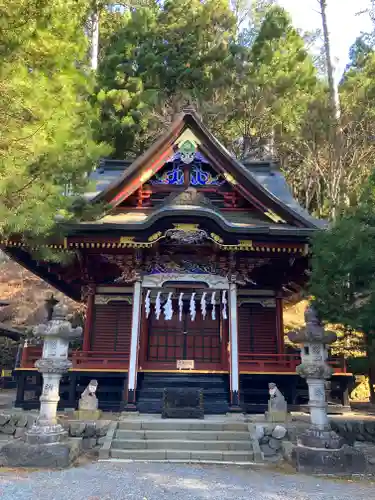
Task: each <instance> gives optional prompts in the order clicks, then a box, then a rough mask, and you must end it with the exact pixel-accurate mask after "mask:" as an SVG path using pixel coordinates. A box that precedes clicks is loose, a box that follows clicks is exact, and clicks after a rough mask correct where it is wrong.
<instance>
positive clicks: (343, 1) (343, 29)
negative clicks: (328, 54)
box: [278, 0, 371, 80]
mask: <svg viewBox="0 0 375 500" xmlns="http://www.w3.org/2000/svg"><path fill="white" fill-rule="evenodd" d="M278 3H279V4H280V5H282V6H283V7H285V8H286V9H287V10H288V11H289V12H290V14H291V16H292V18H293V22H294V24H295V26H296V27H298V28H301V29H303V30H306V31H307V30H313V29H316V28H321V17H320V15H319V7H318V1H317V0H279V2H278ZM369 4H370V0H327V6H328V8H327V18H328V29H329V31H330V36H331V48H332V59H333V63H334V66H335V70H336V75H335V76H336V79H337V80H340V78H341V75H342V72H343V70H344V68H345V66H346V64H347V62H348V53H349V48H350V46H351V45H352V43H353V42H354V41H355V39H356V37H357V36H358V35H360V33H361V31H370V28H371V22H370V19H369V17H368V15H366V14H363V15H361V16H356V15H355V14H356V13H357V12H359V11H361V10H364V9H366V8H367V7H368V6H369Z"/></svg>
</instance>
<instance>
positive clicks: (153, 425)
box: [118, 419, 248, 432]
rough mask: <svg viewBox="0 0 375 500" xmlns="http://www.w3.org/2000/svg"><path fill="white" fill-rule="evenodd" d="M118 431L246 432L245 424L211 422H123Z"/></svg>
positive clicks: (175, 420) (177, 420) (174, 420)
mask: <svg viewBox="0 0 375 500" xmlns="http://www.w3.org/2000/svg"><path fill="white" fill-rule="evenodd" d="M118 429H119V430H124V431H126V430H146V431H163V430H164V431H189V430H192V431H235V432H236V431H239V432H247V430H248V426H247V424H246V423H245V422H213V421H208V420H206V421H205V420H185V419H167V420H154V421H153V420H124V421H123V422H119V426H118Z"/></svg>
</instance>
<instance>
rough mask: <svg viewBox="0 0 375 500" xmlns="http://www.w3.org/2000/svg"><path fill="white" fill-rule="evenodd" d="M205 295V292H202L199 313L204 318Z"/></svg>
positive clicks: (205, 310) (205, 312) (205, 311)
mask: <svg viewBox="0 0 375 500" xmlns="http://www.w3.org/2000/svg"><path fill="white" fill-rule="evenodd" d="M206 295H207V292H203V293H202V297H201V313H202V318H203V319H206V314H207V304H206Z"/></svg>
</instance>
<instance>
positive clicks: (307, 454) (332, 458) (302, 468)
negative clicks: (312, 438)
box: [292, 445, 367, 476]
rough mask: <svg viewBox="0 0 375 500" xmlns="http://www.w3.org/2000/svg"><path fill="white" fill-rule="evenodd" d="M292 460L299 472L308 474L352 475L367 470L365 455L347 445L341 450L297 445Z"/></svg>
mask: <svg viewBox="0 0 375 500" xmlns="http://www.w3.org/2000/svg"><path fill="white" fill-rule="evenodd" d="M292 462H293V465H294V466H295V468H296V469H297V471H298V472H304V473H308V474H324V475H337V476H351V475H352V474H364V473H365V472H366V470H367V461H366V457H365V455H364V454H363V453H362V452H361V451H359V450H356V449H355V448H352V447H351V446H347V445H344V446H343V447H342V448H340V449H339V450H327V449H326V450H325V449H322V448H309V447H307V446H296V447H295V448H294V450H293V452H292Z"/></svg>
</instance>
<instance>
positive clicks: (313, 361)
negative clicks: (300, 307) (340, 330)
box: [288, 306, 336, 435]
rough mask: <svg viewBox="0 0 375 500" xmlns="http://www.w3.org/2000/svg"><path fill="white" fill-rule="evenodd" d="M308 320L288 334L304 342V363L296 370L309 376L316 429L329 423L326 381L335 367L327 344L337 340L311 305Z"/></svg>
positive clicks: (293, 340) (324, 428) (327, 425)
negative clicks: (328, 361)
mask: <svg viewBox="0 0 375 500" xmlns="http://www.w3.org/2000/svg"><path fill="white" fill-rule="evenodd" d="M305 322H306V326H305V327H304V328H302V329H301V330H299V331H296V332H290V333H289V335H288V337H289V339H290V340H291V341H292V342H293V343H296V344H301V360H302V363H301V364H300V365H299V366H297V373H298V375H300V376H301V377H302V378H304V379H306V382H307V386H308V389H309V407H310V416H311V424H312V425H313V426H314V428H315V429H316V430H320V431H326V430H327V429H329V423H328V416H327V402H326V394H325V381H326V379H329V378H331V376H332V368H331V367H330V366H329V365H328V364H327V363H326V361H327V358H328V352H327V346H328V345H330V344H332V343H333V342H334V341H335V340H336V334H335V333H333V332H326V331H325V330H324V328H323V326H322V324H321V322H320V321H319V319H318V316H317V314H316V311H315V310H314V308H313V307H311V306H309V307H308V308H307V309H306V311H305ZM321 435H323V434H321Z"/></svg>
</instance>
